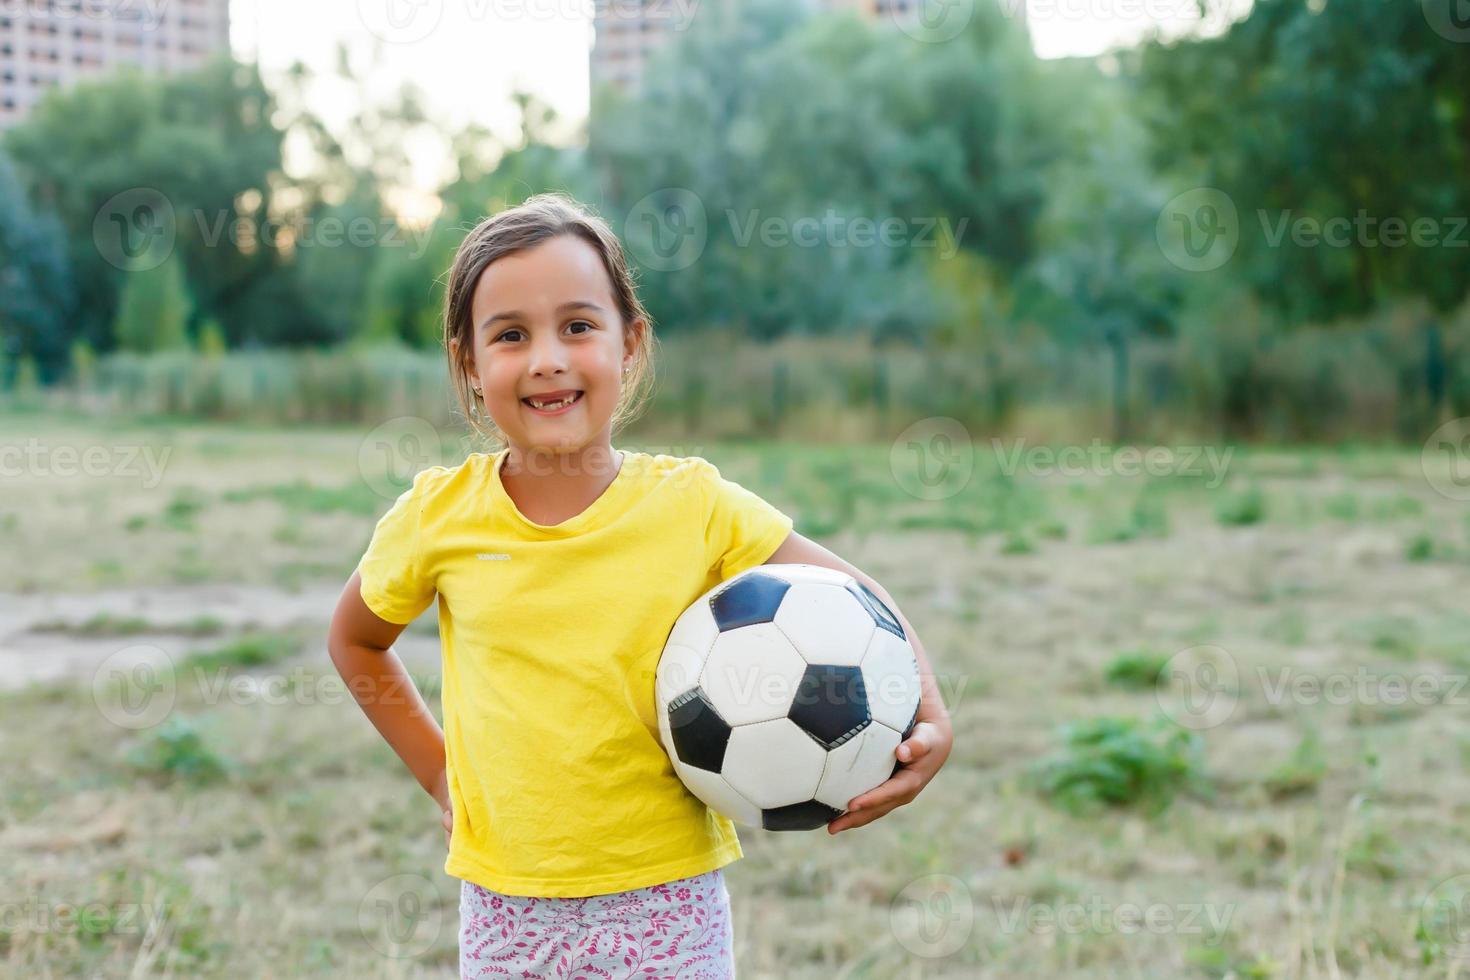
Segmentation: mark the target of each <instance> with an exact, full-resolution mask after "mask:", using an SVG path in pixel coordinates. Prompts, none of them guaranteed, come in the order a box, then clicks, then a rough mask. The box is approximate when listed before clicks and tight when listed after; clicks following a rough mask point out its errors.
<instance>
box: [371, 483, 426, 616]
mask: <svg viewBox="0 0 1470 980" xmlns="http://www.w3.org/2000/svg"><path fill="white" fill-rule="evenodd" d="M433 469H434V467H430V468H429V469H427V470H423V471H421V472H419V473H418V474H417V475H416V476H415V477H414V480H413V486H411V487H409V488H408V489H407V490H405V491H403V493H402V494H401V495H399V497H398V499H397V500H395V501H394V502H393V506H392V507H389V508H388V512H387V513H386V514H384V515H383V516H382V517H380V518H379V519H378V525H377V527H375V528H374V529H373V537H372V540H371V541H369V542H368V546H367V551H366V552H364V553H363V556H362V559H361V560H360V561H358V563H357V573H358V575H359V576H360V577H361V579H362V601H363V602H364V603H366V605H367V607H368V608H369V609H371V610H372V611H373V612H374V613H375V614H377V615H378V616H379V617H381V618H382V619H385V620H387V621H388V622H390V623H398V624H400V625H402V624H407V623H411V622H413V621H414V620H415V619H417V618H418V616H419V614H420V613H422V612H423V611H424V610H425V609H427V608H429V603H431V602H433V601H434V594H435V589H434V583H433V582H432V581H431V580H430V579H429V578H428V577H427V576H426V575H425V573H424V562H423V548H422V542H421V540H420V525H421V514H422V511H423V495H424V486H425V483H426V482H427V480H428V478H429V476H430V471H431V470H433Z"/></svg>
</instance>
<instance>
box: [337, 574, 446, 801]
mask: <svg viewBox="0 0 1470 980" xmlns="http://www.w3.org/2000/svg"><path fill="white" fill-rule="evenodd" d="M404 625H406V624H404ZM404 625H400V624H398V623H390V622H388V621H387V620H385V619H383V618H381V617H380V616H378V615H377V613H375V612H373V611H372V610H371V609H369V608H368V606H367V603H365V602H363V601H362V581H361V578H360V577H359V575H358V573H357V572H353V573H352V578H350V579H348V581H347V586H346V588H344V589H343V590H342V597H341V598H340V599H338V600H337V610H336V612H334V613H333V614H332V625H331V629H330V631H329V632H328V634H327V651H328V652H329V653H330V654H331V656H332V663H333V665H335V666H336V668H337V672H338V673H339V674H341V675H342V679H343V681H345V682H346V684H347V689H348V690H349V691H351V692H352V696H353V698H355V699H356V700H357V703H358V704H359V705H360V706H361V707H362V710H363V712H364V713H365V714H366V715H367V716H368V720H369V721H371V722H372V723H373V727H375V728H377V730H378V734H380V735H382V736H383V738H384V740H385V741H387V743H388V744H389V745H390V746H391V747H392V748H393V751H394V752H396V753H398V758H400V759H402V760H403V764H404V765H406V766H408V769H409V772H411V773H413V775H414V778H415V779H417V780H418V781H419V785H420V786H422V787H423V788H424V790H425V792H427V793H428V794H429V795H430V796H432V797H433V798H434V799H435V800H436V801H438V803H439V806H440V807H441V808H443V809H444V810H446V811H447V810H448V809H449V788H448V785H447V782H446V780H445V772H444V733H443V731H442V730H441V729H440V728H439V723H438V722H436V721H435V720H434V716H433V715H432V714H430V712H429V708H428V705H426V704H425V703H424V700H423V698H422V697H421V696H420V694H419V690H418V688H417V687H415V686H414V683H413V680H412V679H411V678H410V677H409V676H408V671H406V670H405V669H404V667H403V661H401V660H400V659H399V658H398V654H396V653H394V652H393V641H394V640H396V639H398V636H399V634H400V633H402V632H403V630H404Z"/></svg>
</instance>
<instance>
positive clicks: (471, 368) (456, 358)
mask: <svg viewBox="0 0 1470 980" xmlns="http://www.w3.org/2000/svg"><path fill="white" fill-rule="evenodd" d="M449 359H450V361H451V362H453V363H454V364H456V365H458V367H459V369H460V371H461V372H463V374H464V381H465V384H467V385H469V386H470V389H471V390H473V389H474V387H475V365H474V364H473V363H467V362H466V361H465V359H464V357H463V356H461V354H460V344H459V338H458V337H451V338H449Z"/></svg>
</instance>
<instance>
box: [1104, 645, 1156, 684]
mask: <svg viewBox="0 0 1470 980" xmlns="http://www.w3.org/2000/svg"><path fill="white" fill-rule="evenodd" d="M1168 662H1169V658H1168V657H1167V656H1166V655H1164V654H1162V653H1156V652H1154V651H1152V650H1132V651H1129V652H1127V653H1120V654H1118V655H1117V656H1116V657H1114V658H1113V659H1112V660H1111V661H1109V663H1108V665H1107V667H1106V668H1104V670H1103V679H1104V680H1106V681H1107V682H1108V683H1109V684H1112V685H1113V686H1114V687H1124V688H1129V689H1131V690H1135V691H1152V690H1153V689H1154V688H1155V687H1156V686H1157V685H1158V683H1159V674H1160V673H1162V672H1163V669H1164V665H1165V664H1167V663H1168Z"/></svg>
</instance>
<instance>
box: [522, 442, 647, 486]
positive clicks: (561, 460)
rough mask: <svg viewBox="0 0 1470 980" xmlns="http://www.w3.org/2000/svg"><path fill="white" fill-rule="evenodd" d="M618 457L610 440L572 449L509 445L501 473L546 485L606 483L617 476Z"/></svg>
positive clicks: (600, 484) (619, 460)
mask: <svg viewBox="0 0 1470 980" xmlns="http://www.w3.org/2000/svg"><path fill="white" fill-rule="evenodd" d="M620 463H621V457H620V456H619V454H618V451H617V450H615V449H613V447H612V443H611V442H610V441H608V442H597V443H593V444H591V445H587V446H583V447H582V448H581V449H575V450H565V451H564V450H559V449H549V448H546V447H542V446H535V447H523V446H517V445H514V444H512V445H511V446H510V449H509V452H507V453H506V458H505V465H504V466H503V467H502V468H501V475H502V476H510V477H515V478H516V479H519V480H522V481H526V482H535V483H538V484H545V485H547V486H585V485H593V486H598V487H601V486H606V485H607V484H609V483H611V482H612V480H613V477H615V476H616V475H617V472H618V467H619V465H620Z"/></svg>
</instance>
